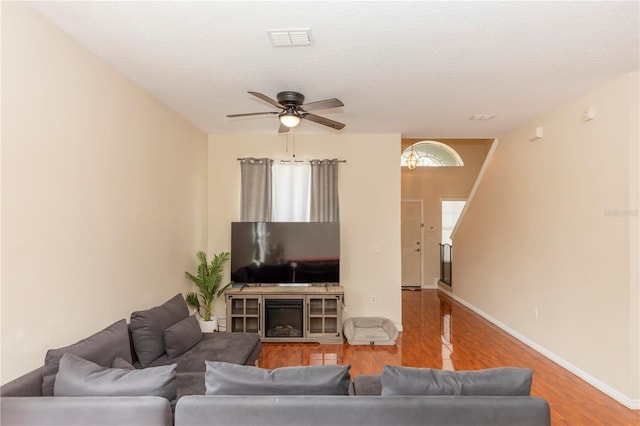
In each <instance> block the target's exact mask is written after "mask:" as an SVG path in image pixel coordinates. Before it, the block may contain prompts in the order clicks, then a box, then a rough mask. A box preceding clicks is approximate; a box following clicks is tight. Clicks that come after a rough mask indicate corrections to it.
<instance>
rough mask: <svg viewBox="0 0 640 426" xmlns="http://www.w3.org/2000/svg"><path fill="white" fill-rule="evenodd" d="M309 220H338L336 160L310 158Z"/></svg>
mask: <svg viewBox="0 0 640 426" xmlns="http://www.w3.org/2000/svg"><path fill="white" fill-rule="evenodd" d="M310 163H311V222H338V221H340V211H339V209H338V160H336V159H333V160H311V161H310Z"/></svg>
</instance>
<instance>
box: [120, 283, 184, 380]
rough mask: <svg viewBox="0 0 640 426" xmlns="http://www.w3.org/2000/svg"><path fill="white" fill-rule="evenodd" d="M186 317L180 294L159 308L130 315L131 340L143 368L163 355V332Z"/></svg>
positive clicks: (182, 298)
mask: <svg viewBox="0 0 640 426" xmlns="http://www.w3.org/2000/svg"><path fill="white" fill-rule="evenodd" d="M188 316H189V308H188V307H187V303H186V302H185V301H184V297H182V295H181V294H177V295H175V296H174V297H173V298H171V299H170V300H168V301H167V302H165V303H164V304H162V305H160V306H156V307H154V308H151V309H147V310H145V311H136V312H133V313H132V314H131V323H130V324H129V328H130V329H131V338H132V340H133V346H134V348H135V350H136V355H138V361H140V364H141V365H142V366H143V367H147V366H148V365H149V364H151V363H152V362H153V361H154V360H156V359H157V358H158V357H160V356H161V355H162V354H164V331H165V330H166V329H167V328H169V327H171V326H172V325H173V324H175V323H177V322H179V321H180V320H183V319H185V318H187V317H188Z"/></svg>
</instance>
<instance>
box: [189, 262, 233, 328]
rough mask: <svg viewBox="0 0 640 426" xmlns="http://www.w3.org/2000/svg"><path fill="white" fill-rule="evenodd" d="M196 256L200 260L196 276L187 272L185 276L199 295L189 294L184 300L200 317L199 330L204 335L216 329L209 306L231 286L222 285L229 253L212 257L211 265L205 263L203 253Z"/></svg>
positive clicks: (215, 322)
mask: <svg viewBox="0 0 640 426" xmlns="http://www.w3.org/2000/svg"><path fill="white" fill-rule="evenodd" d="M196 256H197V257H198V259H200V265H198V273H197V275H193V274H191V273H189V272H185V275H186V276H187V278H189V279H190V280H191V281H193V283H194V284H195V285H196V287H198V290H199V291H198V293H199V294H198V293H196V292H189V293H187V296H186V297H185V300H186V301H187V304H188V305H190V306H192V307H193V308H195V311H196V312H197V313H198V315H199V316H200V318H201V319H199V320H198V321H199V322H200V329H201V330H202V331H203V332H205V333H211V332H212V331H214V330H217V328H218V319H217V318H216V317H214V316H213V314H212V312H211V305H212V304H213V301H214V300H215V299H216V298H217V297H220V296H221V295H222V293H224V291H225V290H226V289H227V288H229V286H230V285H231V283H228V284H226V285H222V274H223V269H224V264H225V263H226V262H227V261H228V260H229V253H228V252H222V253H220V254H216V255H214V256H213V259H212V260H211V263H209V262H208V261H207V255H206V253H205V252H203V251H199V252H198V253H197V254H196Z"/></svg>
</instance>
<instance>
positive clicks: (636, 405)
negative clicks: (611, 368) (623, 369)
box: [438, 287, 640, 410]
mask: <svg viewBox="0 0 640 426" xmlns="http://www.w3.org/2000/svg"><path fill="white" fill-rule="evenodd" d="M438 290H439V291H441V292H443V293H445V294H446V295H447V296H449V297H451V298H452V299H454V300H455V301H457V302H459V303H460V304H462V305H464V306H465V307H467V308H469V309H471V310H472V311H473V312H475V313H476V314H478V315H480V316H481V317H482V318H484V319H486V320H487V321H489V322H490V323H492V324H494V325H496V326H497V327H499V328H501V329H502V330H504V331H505V332H507V333H509V334H510V335H511V336H513V337H515V338H516V339H518V340H520V341H521V342H522V343H524V344H525V345H527V346H529V347H530V348H532V349H533V350H535V351H537V352H539V353H540V354H542V355H544V356H545V357H547V358H549V359H550V360H551V361H553V362H555V363H556V364H558V365H559V366H561V367H563V368H565V369H567V370H569V371H570V372H572V373H573V374H575V375H576V376H578V377H580V378H581V379H582V380H584V381H585V382H587V383H589V384H590V385H591V386H593V387H595V388H596V389H598V390H599V391H601V392H604V393H605V394H607V395H609V396H610V397H611V398H613V399H615V400H616V401H618V402H619V403H621V404H622V405H624V406H625V407H627V408H629V409H631V410H640V399H633V398H629V397H628V396H626V395H625V394H623V393H622V392H620V391H618V390H616V389H614V388H612V387H611V386H609V385H608V384H606V383H604V382H603V381H601V380H599V379H597V378H595V377H593V376H592V375H590V374H589V373H587V372H585V371H584V370H582V369H580V368H578V367H576V366H575V365H573V364H571V363H570V362H568V361H567V360H565V359H563V358H561V357H559V356H558V355H556V354H554V353H553V352H551V351H549V350H548V349H546V348H544V347H542V346H540V345H539V344H537V343H536V342H534V341H533V340H531V339H529V338H527V337H525V336H523V335H522V334H520V333H518V332H517V331H515V330H514V329H512V328H510V327H508V326H507V325H505V324H503V323H501V322H500V321H498V320H497V319H495V318H493V317H492V316H491V315H489V314H487V313H486V312H484V311H482V310H480V309H478V308H477V307H475V306H473V305H472V304H470V303H469V302H467V301H466V300H464V299H462V298H460V297H458V296H457V295H455V294H453V293H452V292H450V291H448V290H446V289H444V288H442V287H440V288H438Z"/></svg>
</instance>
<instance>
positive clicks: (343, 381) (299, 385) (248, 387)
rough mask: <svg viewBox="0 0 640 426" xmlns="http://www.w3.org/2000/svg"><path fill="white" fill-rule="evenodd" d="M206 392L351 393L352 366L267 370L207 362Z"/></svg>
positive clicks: (272, 393)
mask: <svg viewBox="0 0 640 426" xmlns="http://www.w3.org/2000/svg"><path fill="white" fill-rule="evenodd" d="M206 365H207V371H206V373H205V378H204V382H205V386H206V389H207V391H206V393H205V395H347V394H348V393H349V384H350V383H351V376H350V375H349V369H350V368H351V365H344V366H341V365H314V366H304V367H282V368H276V369H275V370H267V369H263V368H258V367H251V366H247V365H236V364H229V363H225V362H212V361H207V362H206Z"/></svg>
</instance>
